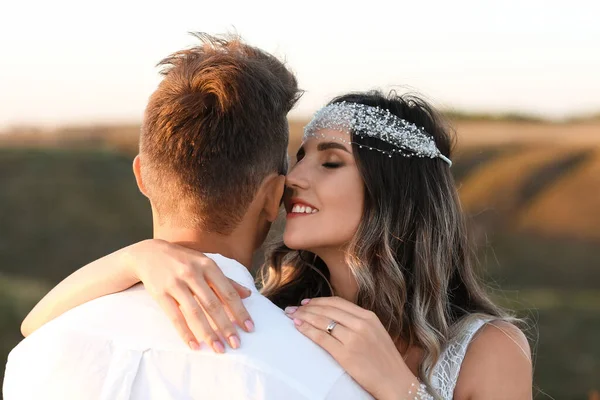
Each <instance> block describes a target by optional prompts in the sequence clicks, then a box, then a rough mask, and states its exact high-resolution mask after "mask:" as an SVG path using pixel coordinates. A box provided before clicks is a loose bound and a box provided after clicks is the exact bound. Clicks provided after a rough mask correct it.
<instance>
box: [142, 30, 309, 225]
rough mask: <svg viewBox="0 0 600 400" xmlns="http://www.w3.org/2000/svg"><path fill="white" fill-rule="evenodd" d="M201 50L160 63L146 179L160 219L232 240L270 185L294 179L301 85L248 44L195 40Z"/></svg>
mask: <svg viewBox="0 0 600 400" xmlns="http://www.w3.org/2000/svg"><path fill="white" fill-rule="evenodd" d="M195 36H196V37H198V38H199V39H200V41H201V44H200V45H199V46H196V47H193V48H191V49H189V50H183V51H179V52H176V53H174V54H172V55H171V56H169V57H167V58H165V59H164V60H162V61H161V62H160V63H159V64H158V65H159V66H162V67H163V70H162V71H161V73H162V74H163V75H164V79H163V81H162V82H161V83H160V85H159V86H158V88H157V89H156V91H155V92H154V93H153V94H152V96H151V97H150V100H149V103H148V106H147V107H146V111H145V115H144V122H143V125H142V130H141V137H140V155H141V158H142V177H143V180H144V184H145V187H146V190H147V192H148V195H149V197H150V198H151V200H152V202H153V204H154V206H155V208H156V209H157V212H158V214H159V218H161V219H164V218H171V216H174V215H179V216H184V218H185V219H186V220H185V221H178V222H177V223H178V224H182V223H183V224H186V225H187V226H188V227H200V228H202V229H205V230H207V231H211V232H217V233H222V234H227V233H229V232H231V230H232V229H233V228H235V226H236V225H237V224H238V223H239V222H240V220H241V219H242V217H243V215H244V213H245V212H246V210H247V208H248V206H249V204H250V202H251V201H252V199H253V197H254V195H255V193H256V190H257V189H258V187H259V185H260V183H261V182H262V181H263V179H264V178H265V177H266V176H268V175H269V174H271V173H273V172H278V173H281V174H285V173H286V169H287V146H288V140H289V138H288V135H289V132H288V123H287V118H286V115H287V113H288V111H289V110H290V109H291V108H292V107H293V105H294V104H295V103H296V101H297V100H298V98H299V91H298V85H297V81H296V78H295V77H294V75H293V74H292V73H291V72H290V71H289V70H288V69H287V68H286V67H285V65H284V64H283V63H282V62H281V61H279V60H278V59H276V58H275V57H273V56H272V55H270V54H268V53H266V52H264V51H262V50H260V49H258V48H255V47H252V46H249V45H247V44H244V43H243V42H242V41H241V39H240V38H238V37H230V38H217V37H213V36H209V35H206V34H195Z"/></svg>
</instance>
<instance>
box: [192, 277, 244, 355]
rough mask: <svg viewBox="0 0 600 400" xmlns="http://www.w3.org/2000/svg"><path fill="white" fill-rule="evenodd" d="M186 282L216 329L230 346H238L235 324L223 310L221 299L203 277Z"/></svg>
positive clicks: (238, 339) (238, 338)
mask: <svg viewBox="0 0 600 400" xmlns="http://www.w3.org/2000/svg"><path fill="white" fill-rule="evenodd" d="M188 284H189V285H190V288H191V290H192V292H193V293H194V295H195V296H196V298H197V299H198V301H199V302H200V304H201V305H202V308H203V309H204V311H206V314H207V315H208V316H209V317H210V319H211V320H212V321H213V323H214V324H215V326H216V329H217V330H218V331H219V332H220V333H221V334H222V335H223V337H224V338H225V339H226V340H227V342H228V343H229V345H230V346H231V348H233V349H237V348H238V347H240V336H239V335H238V333H237V329H236V328H235V326H234V325H233V323H232V322H231V319H230V318H229V316H228V315H227V312H226V311H225V305H224V304H223V303H222V302H221V299H219V297H217V295H216V294H215V292H213V290H212V289H211V288H210V286H209V285H208V283H206V281H205V280H203V279H195V278H194V279H192V280H191V281H189V282H188ZM234 292H235V290H234ZM236 295H237V292H236ZM238 299H239V296H238ZM240 301H241V300H240ZM194 317H195V315H194ZM202 317H205V314H204V313H203V312H202ZM188 323H189V321H188ZM242 323H243V322H242Z"/></svg>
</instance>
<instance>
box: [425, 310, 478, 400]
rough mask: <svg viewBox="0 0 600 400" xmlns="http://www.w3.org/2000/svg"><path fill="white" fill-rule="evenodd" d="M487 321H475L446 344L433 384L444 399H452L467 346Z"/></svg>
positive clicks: (434, 373) (434, 371)
mask: <svg viewBox="0 0 600 400" xmlns="http://www.w3.org/2000/svg"><path fill="white" fill-rule="evenodd" d="M487 322H488V320H485V319H478V320H475V321H473V322H472V323H471V324H470V325H469V327H468V329H467V330H466V331H465V332H464V333H463V334H462V335H460V336H459V337H458V338H456V339H455V340H453V341H452V342H450V343H449V344H448V345H447V346H446V348H445V349H444V350H443V351H442V354H441V356H440V359H439V360H438V362H437V363H436V364H435V366H434V367H433V374H432V376H431V385H432V386H433V387H434V388H435V389H436V390H437V392H438V393H439V395H440V396H442V398H443V399H444V400H452V398H453V396H454V388H455V387H456V382H457V381H458V374H459V372H460V367H461V365H462V362H463V360H464V358H465V355H466V353H467V348H468V347H469V344H470V343H471V340H472V339H473V336H474V335H475V333H477V331H478V330H479V329H480V328H481V327H482V326H483V325H484V324H486V323H487Z"/></svg>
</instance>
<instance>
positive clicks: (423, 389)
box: [407, 383, 433, 400]
mask: <svg viewBox="0 0 600 400" xmlns="http://www.w3.org/2000/svg"><path fill="white" fill-rule="evenodd" d="M407 400H433V396H432V395H430V394H429V392H428V391H427V386H425V384H424V383H421V384H419V386H418V387H417V385H415V384H414V383H411V384H410V389H409V390H408V399H407Z"/></svg>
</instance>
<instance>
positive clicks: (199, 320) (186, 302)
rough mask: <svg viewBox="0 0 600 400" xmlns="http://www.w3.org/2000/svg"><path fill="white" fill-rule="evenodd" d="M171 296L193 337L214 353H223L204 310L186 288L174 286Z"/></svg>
mask: <svg viewBox="0 0 600 400" xmlns="http://www.w3.org/2000/svg"><path fill="white" fill-rule="evenodd" d="M171 295H172V296H173V298H174V299H175V301H176V302H177V303H179V308H180V310H181V312H182V314H183V316H184V318H185V321H186V323H187V325H188V326H189V328H190V329H191V330H192V332H193V333H194V336H196V338H198V339H199V340H202V341H203V342H205V343H206V344H207V345H209V346H210V347H212V349H213V350H214V351H215V352H216V353H224V352H225V346H223V343H222V342H221V340H220V339H219V336H218V335H217V334H216V332H215V331H214V330H213V329H212V327H211V326H210V323H209V322H208V319H207V318H206V315H205V314H204V310H203V309H202V307H200V304H198V302H197V301H196V299H195V298H194V296H193V294H192V292H190V290H189V289H188V288H187V287H183V286H179V285H178V286H175V287H174V288H173V289H172V292H171Z"/></svg>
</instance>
